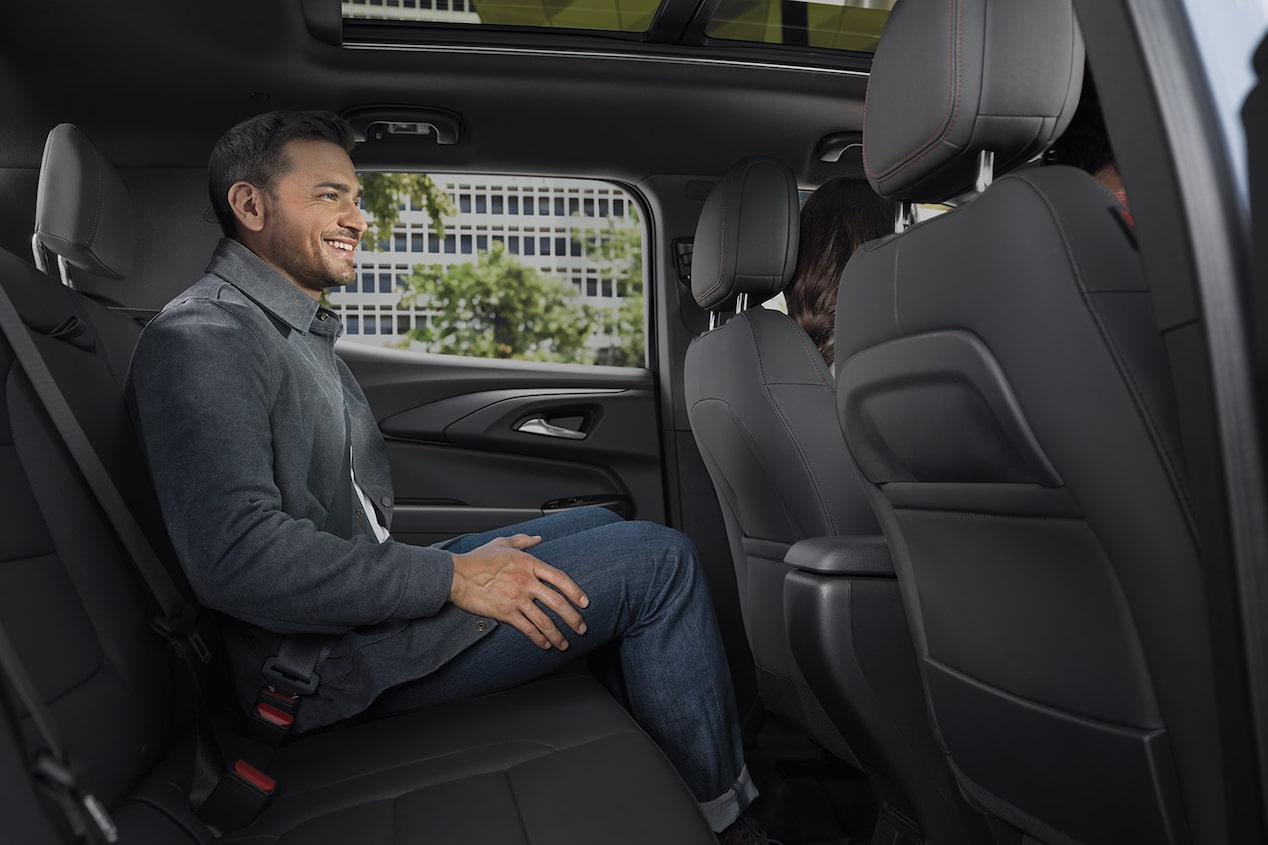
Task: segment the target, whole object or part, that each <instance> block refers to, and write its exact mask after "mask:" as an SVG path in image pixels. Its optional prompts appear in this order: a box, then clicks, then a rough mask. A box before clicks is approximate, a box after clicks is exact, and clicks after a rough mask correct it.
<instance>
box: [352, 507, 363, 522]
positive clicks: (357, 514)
mask: <svg viewBox="0 0 1268 845" xmlns="http://www.w3.org/2000/svg"><path fill="white" fill-rule="evenodd" d="M352 515H353V516H355V517H356V518H357V519H363V518H364V517H365V511H363V510H361V508H357V509H356V510H354V511H353V512H352Z"/></svg>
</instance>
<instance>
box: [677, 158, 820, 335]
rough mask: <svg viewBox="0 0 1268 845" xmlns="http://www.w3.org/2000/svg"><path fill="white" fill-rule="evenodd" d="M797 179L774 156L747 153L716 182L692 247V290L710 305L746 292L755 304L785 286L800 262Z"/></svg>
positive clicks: (719, 304)
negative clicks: (798, 250)
mask: <svg viewBox="0 0 1268 845" xmlns="http://www.w3.org/2000/svg"><path fill="white" fill-rule="evenodd" d="M800 214H801V208H800V204H799V203H798V201H797V180H796V178H795V177H794V176H793V173H792V171H791V170H789V169H788V167H787V166H786V165H784V164H783V163H782V162H779V161H776V160H775V159H773V158H747V159H744V160H743V161H741V162H739V163H738V164H736V165H735V166H734V167H732V168H731V169H730V170H729V171H727V173H726V175H725V176H723V177H722V179H721V180H720V181H719V182H718V184H716V185H714V186H713V190H712V191H711V192H710V193H709V197H708V199H706V200H705V203H704V209H703V210H702V211H701V212H700V222H699V223H697V224H696V240H695V244H694V246H693V247H692V253H691V293H692V295H693V296H694V297H695V298H696V302H698V303H700V305H701V307H703V308H708V309H711V310H714V309H718V308H721V307H723V306H726V305H729V304H730V303H731V302H733V301H734V300H735V298H736V296H738V295H739V294H747V295H748V296H749V297H750V299H751V300H752V303H753V304H756V303H759V302H765V301H766V300H767V299H770V298H771V297H772V296H774V295H775V294H777V293H779V292H780V291H781V290H783V289H784V285H786V284H788V282H789V281H791V279H792V274H793V269H794V267H796V264H797V238H798V237H799V235H800Z"/></svg>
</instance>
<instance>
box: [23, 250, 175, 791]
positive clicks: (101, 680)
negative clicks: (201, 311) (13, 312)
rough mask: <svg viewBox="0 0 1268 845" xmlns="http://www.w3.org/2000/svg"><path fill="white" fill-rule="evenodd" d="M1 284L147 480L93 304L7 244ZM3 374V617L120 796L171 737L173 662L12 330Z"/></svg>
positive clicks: (83, 748)
mask: <svg viewBox="0 0 1268 845" xmlns="http://www.w3.org/2000/svg"><path fill="white" fill-rule="evenodd" d="M0 284H3V285H4V287H5V290H6V291H7V292H8V293H9V296H10V297H11V298H12V299H13V300H14V301H15V304H16V305H17V307H18V309H19V311H20V313H21V314H22V316H23V318H24V320H25V322H26V323H27V326H28V327H29V328H30V329H31V333H32V335H33V336H34V338H35V341H36V344H37V346H38V347H39V348H40V351H41V352H42V354H43V355H44V358H45V360H46V361H47V362H48V365H49V368H50V370H51V371H52V372H53V373H54V375H55V377H56V378H57V380H58V381H59V383H61V384H62V385H63V386H64V388H63V389H64V391H65V392H66V394H67V399H68V401H69V403H70V405H71V408H72V410H73V411H74V412H75V413H76V415H77V416H78V417H79V418H80V420H81V421H83V422H84V426H85V429H86V431H87V432H88V434H89V438H90V440H91V441H92V443H93V446H94V448H95V449H96V450H97V451H98V453H99V454H100V455H101V456H102V457H103V460H104V461H105V463H106V465H107V466H108V467H109V468H110V469H111V470H112V472H113V474H114V475H115V477H116V478H129V477H131V478H133V479H135V480H137V482H138V484H137V488H136V489H134V490H133V493H134V494H135V493H136V490H137V489H143V488H144V487H145V478H146V475H145V467H144V465H143V464H142V463H141V457H140V453H139V450H138V448H137V446H136V444H135V441H134V440H132V432H131V428H130V425H129V423H128V416H127V411H126V408H125V407H124V404H123V401H122V395H121V393H120V392H119V388H118V387H117V386H116V385H115V382H114V380H113V376H112V375H111V373H110V370H109V369H108V368H107V367H106V366H105V364H104V362H103V360H102V359H101V358H100V357H99V356H98V355H97V353H96V351H95V347H96V345H97V343H98V341H97V337H96V334H95V332H94V331H93V329H92V325H91V323H90V321H89V320H88V319H87V318H86V316H85V311H84V310H83V309H91V308H92V307H93V306H92V304H91V303H86V302H84V301H82V299H81V298H80V297H78V296H76V295H75V294H74V293H73V292H72V291H70V290H68V289H66V288H63V287H60V286H59V285H57V284H56V283H55V282H53V281H51V280H50V279H49V278H48V277H46V276H45V275H43V274H42V273H40V272H39V271H37V270H35V268H33V267H32V266H31V265H29V264H27V263H26V262H24V261H21V260H20V259H18V258H16V257H14V256H12V255H10V254H8V253H0ZM112 316H113V315H110V314H107V313H105V312H104V311H102V312H101V313H97V314H94V315H93V317H94V319H98V320H110V319H111V318H112ZM116 319H119V320H123V319H124V318H122V317H119V318H116ZM138 328H139V327H138ZM0 372H2V373H3V376H4V382H3V384H4V404H3V409H0V444H2V445H0V460H2V461H3V462H4V464H5V468H4V470H3V471H2V472H0V496H2V497H3V501H4V502H5V503H6V507H5V510H6V512H7V516H6V518H5V520H4V531H3V532H2V534H0V546H3V551H0V559H3V560H4V561H5V565H4V566H2V567H0V618H2V619H3V622H4V626H5V629H6V630H7V631H8V632H9V634H10V636H11V638H12V639H13V640H14V642H15V645H16V647H17V649H18V651H19V654H20V656H21V657H22V659H23V661H24V663H25V665H26V666H27V668H28V669H29V670H30V672H31V674H32V676H33V678H34V681H35V683H36V686H37V687H38V689H39V691H40V692H41V693H42V694H43V696H44V699H45V701H46V702H47V703H48V706H49V709H50V711H51V713H52V714H53V716H54V718H55V719H56V721H57V725H58V729H59V731H60V733H61V735H62V738H63V740H64V742H65V744H66V746H67V748H68V749H69V752H70V753H71V754H72V755H73V756H74V758H75V760H76V761H77V762H78V763H79V765H80V766H81V768H82V769H83V773H84V776H85V782H86V783H87V785H88V787H89V788H90V789H91V790H93V791H94V793H95V794H96V795H97V796H98V797H99V798H101V799H102V800H103V801H104V802H105V803H106V804H107V806H114V805H115V804H116V803H117V802H119V801H120V800H122V798H123V796H124V795H125V794H126V792H127V790H128V789H130V788H131V786H132V785H133V784H134V783H135V782H136V780H137V779H138V778H139V777H140V776H141V775H142V774H143V773H144V772H146V771H147V770H149V769H150V768H151V767H153V766H154V764H155V763H156V762H157V761H158V760H159V759H160V758H161V757H162V755H164V754H165V753H166V752H167V750H168V749H169V747H170V739H171V736H172V734H173V731H174V730H175V729H176V728H177V727H178V725H176V724H174V721H175V720H179V718H180V717H178V716H176V714H175V713H174V707H173V678H172V675H171V672H170V666H169V663H168V660H167V657H166V654H165V648H164V646H163V644H162V642H161V640H159V638H158V637H157V636H156V635H155V633H154V632H153V631H152V630H150V627H149V622H150V619H151V618H152V617H153V615H154V611H153V609H152V604H151V602H150V599H149V596H148V594H147V593H146V591H145V588H144V586H143V585H142V584H141V583H140V582H139V580H138V578H137V576H136V574H135V572H134V571H133V569H132V566H131V563H130V562H129V560H128V558H127V556H126V555H125V553H124V552H123V549H122V547H121V546H120V544H119V542H118V540H117V539H116V537H115V534H114V531H113V529H112V528H111V526H110V523H109V521H108V520H107V519H106V517H105V515H104V513H103V512H102V510H101V508H100V506H99V505H98V504H97V502H96V500H95V499H94V498H93V497H92V495H91V493H90V492H89V491H88V489H87V488H86V486H85V485H84V483H83V482H82V480H81V478H80V476H79V474H78V469H77V468H76V466H75V464H74V462H73V460H72V458H71V457H70V454H69V452H68V451H67V450H66V448H65V446H64V445H63V443H62V441H61V439H60V437H59V435H58V434H57V432H56V430H55V429H54V428H53V425H52V422H51V421H50V420H49V418H48V417H47V415H46V413H45V412H44V409H43V406H42V405H41V404H40V402H39V399H38V398H37V397H36V395H35V393H34V390H33V389H32V387H31V385H30V382H29V381H28V379H27V377H26V375H25V373H23V372H22V371H21V369H20V368H19V367H18V366H17V365H16V364H15V361H14V358H13V354H12V350H11V349H10V348H9V346H8V344H7V343H4V342H2V341H0ZM67 387H70V388H72V389H67ZM87 421H91V422H90V423H89V422H87ZM134 504H135V503H134Z"/></svg>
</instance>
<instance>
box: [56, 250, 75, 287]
mask: <svg viewBox="0 0 1268 845" xmlns="http://www.w3.org/2000/svg"><path fill="white" fill-rule="evenodd" d="M57 275H59V276H61V277H62V284H64V285H66V287H68V288H70V289H71V290H74V289H75V283H74V282H73V281H71V278H70V262H69V261H67V260H66V256H64V255H59V256H57Z"/></svg>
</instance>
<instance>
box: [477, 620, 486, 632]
mask: <svg viewBox="0 0 1268 845" xmlns="http://www.w3.org/2000/svg"><path fill="white" fill-rule="evenodd" d="M487 627H489V623H488V622H485V621H484V620H483V619H481V620H480V621H479V622H477V623H476V630H477V631H483V630H484V629H485V628H487Z"/></svg>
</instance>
